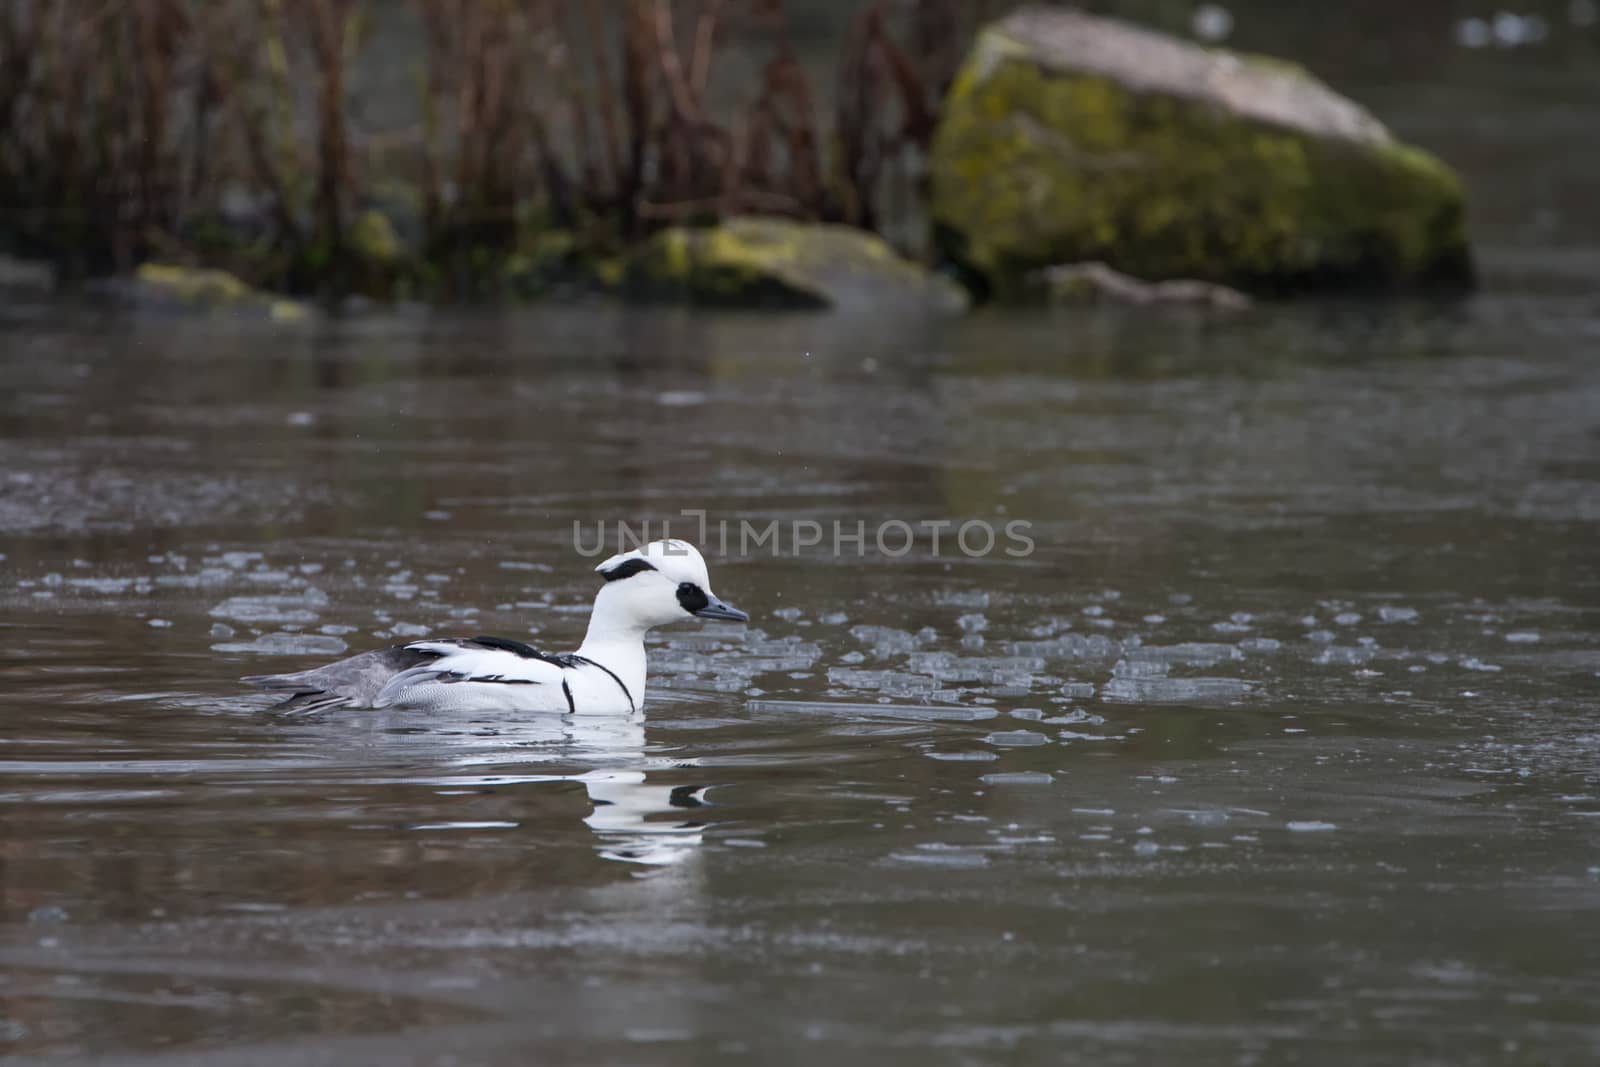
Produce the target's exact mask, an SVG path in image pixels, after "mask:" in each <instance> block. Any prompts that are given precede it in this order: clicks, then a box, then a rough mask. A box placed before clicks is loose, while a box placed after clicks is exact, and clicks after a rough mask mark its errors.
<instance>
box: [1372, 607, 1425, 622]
mask: <svg viewBox="0 0 1600 1067" xmlns="http://www.w3.org/2000/svg"><path fill="white" fill-rule="evenodd" d="M1416 619H1417V609H1416V608H1402V607H1394V606H1392V605H1389V604H1385V605H1384V606H1383V607H1381V608H1379V609H1378V620H1379V621H1380V622H1415V621H1416Z"/></svg>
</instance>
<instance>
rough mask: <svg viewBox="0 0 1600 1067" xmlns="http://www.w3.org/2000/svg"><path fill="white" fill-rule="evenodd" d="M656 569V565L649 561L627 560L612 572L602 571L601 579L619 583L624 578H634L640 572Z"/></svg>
mask: <svg viewBox="0 0 1600 1067" xmlns="http://www.w3.org/2000/svg"><path fill="white" fill-rule="evenodd" d="M655 569H656V566H655V564H654V563H651V562H650V561H649V560H647V559H625V560H623V561H622V562H621V563H619V564H617V565H616V566H615V567H612V568H611V569H610V570H608V571H601V572H600V577H602V578H604V579H605V580H606V581H608V582H617V581H621V580H622V579H624V578H632V577H633V576H634V575H635V574H638V573H639V572H640V571H653V570H655Z"/></svg>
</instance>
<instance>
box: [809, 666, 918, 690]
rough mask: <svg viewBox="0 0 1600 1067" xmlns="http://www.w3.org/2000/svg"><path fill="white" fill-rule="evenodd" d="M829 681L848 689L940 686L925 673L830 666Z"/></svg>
mask: <svg viewBox="0 0 1600 1067" xmlns="http://www.w3.org/2000/svg"><path fill="white" fill-rule="evenodd" d="M828 682H829V683H830V684H832V685H842V686H844V687H846V688H848V689H898V690H901V691H914V690H921V689H938V688H939V682H938V680H937V679H935V678H930V677H928V676H927V675H925V674H907V673H906V672H904V671H861V670H854V669H852V668H850V667H830V668H829V669H828Z"/></svg>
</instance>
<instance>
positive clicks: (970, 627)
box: [956, 613, 989, 634]
mask: <svg viewBox="0 0 1600 1067" xmlns="http://www.w3.org/2000/svg"><path fill="white" fill-rule="evenodd" d="M956 625H957V626H959V627H961V629H962V630H964V631H966V632H967V633H969V634H976V633H982V632H983V631H984V630H987V629H988V628H989V620H988V619H986V618H984V617H983V616H982V615H979V614H976V613H974V614H971V615H963V616H961V617H960V618H958V619H957V620H956Z"/></svg>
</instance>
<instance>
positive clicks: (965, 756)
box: [926, 752, 1000, 763]
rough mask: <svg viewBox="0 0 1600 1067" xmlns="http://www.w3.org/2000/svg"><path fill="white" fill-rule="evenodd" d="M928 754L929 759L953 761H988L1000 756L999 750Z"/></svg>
mask: <svg viewBox="0 0 1600 1067" xmlns="http://www.w3.org/2000/svg"><path fill="white" fill-rule="evenodd" d="M926 755H927V757H928V758H929V759H936V760H946V761H948V762H951V763H986V762H988V761H990V760H997V759H999V758H1000V754H999V753H998V752H929V753H926Z"/></svg>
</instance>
